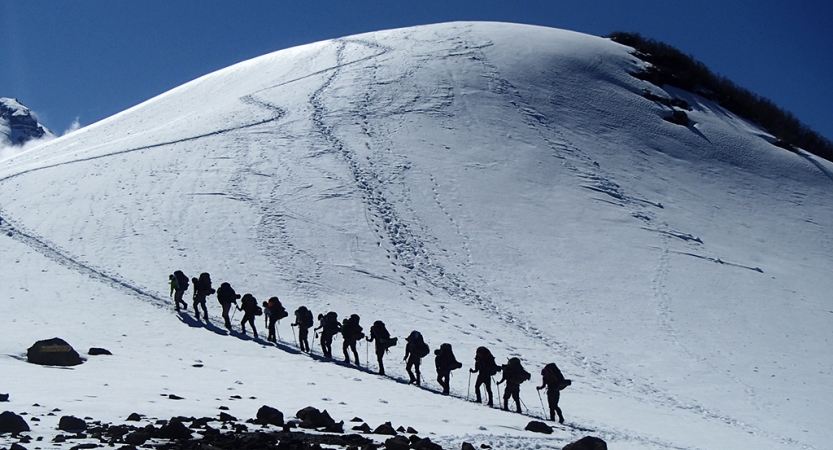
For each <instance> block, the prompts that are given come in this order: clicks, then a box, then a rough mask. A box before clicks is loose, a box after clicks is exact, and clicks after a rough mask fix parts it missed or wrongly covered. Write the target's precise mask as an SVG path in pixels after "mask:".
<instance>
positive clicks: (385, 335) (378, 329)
mask: <svg viewBox="0 0 833 450" xmlns="http://www.w3.org/2000/svg"><path fill="white" fill-rule="evenodd" d="M370 335H371V336H372V337H373V339H376V341H377V342H378V344H377V345H378V346H379V347H382V348H384V349H388V348H390V347H393V346H394V345H396V341H397V339H396V338H391V337H390V333H389V332H388V329H387V328H386V327H385V323H384V322H382V321H381V320H377V321H375V322H373V326H372V327H370Z"/></svg>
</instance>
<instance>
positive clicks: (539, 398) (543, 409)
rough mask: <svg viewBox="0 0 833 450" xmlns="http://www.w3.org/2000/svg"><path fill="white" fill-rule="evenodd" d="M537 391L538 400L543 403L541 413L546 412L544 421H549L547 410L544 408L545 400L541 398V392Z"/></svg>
mask: <svg viewBox="0 0 833 450" xmlns="http://www.w3.org/2000/svg"><path fill="white" fill-rule="evenodd" d="M536 391H538V400H540V401H541V411H544V420H547V409H546V408H544V399H543V398H541V390H540V389H536Z"/></svg>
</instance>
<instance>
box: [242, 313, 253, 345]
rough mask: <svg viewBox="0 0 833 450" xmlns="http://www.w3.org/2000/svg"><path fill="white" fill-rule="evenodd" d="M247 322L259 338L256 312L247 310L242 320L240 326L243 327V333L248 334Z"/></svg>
mask: <svg viewBox="0 0 833 450" xmlns="http://www.w3.org/2000/svg"><path fill="white" fill-rule="evenodd" d="M246 322H248V323H249V324H250V325H251V326H252V333H254V336H255V339H257V328H255V313H254V312H253V311H246V312H245V314H243V320H241V321H240V328H242V329H243V334H246Z"/></svg>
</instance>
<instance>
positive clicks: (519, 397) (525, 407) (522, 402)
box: [518, 393, 529, 412]
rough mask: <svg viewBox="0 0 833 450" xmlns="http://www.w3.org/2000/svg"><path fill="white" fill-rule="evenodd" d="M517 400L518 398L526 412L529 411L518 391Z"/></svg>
mask: <svg viewBox="0 0 833 450" xmlns="http://www.w3.org/2000/svg"><path fill="white" fill-rule="evenodd" d="M518 400H520V401H521V406H523V407H524V409H525V410H526V412H529V408H528V407H527V406H526V403H524V399H522V398H521V394H520V393H519V394H518Z"/></svg>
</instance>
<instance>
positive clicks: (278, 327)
mask: <svg viewBox="0 0 833 450" xmlns="http://www.w3.org/2000/svg"><path fill="white" fill-rule="evenodd" d="M280 324H281V321H280V320H279V321H278V323H276V324H275V332H277V333H278V342H281V329H280Z"/></svg>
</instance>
